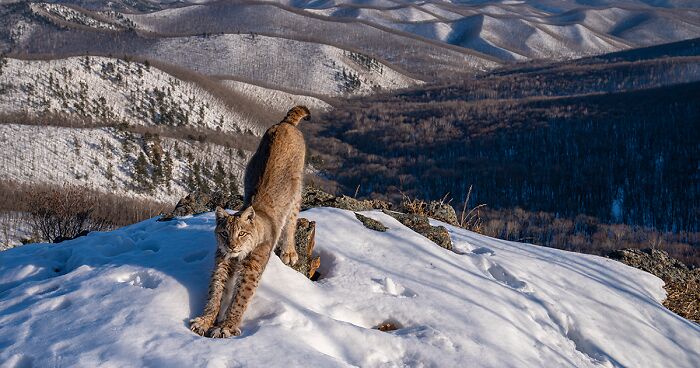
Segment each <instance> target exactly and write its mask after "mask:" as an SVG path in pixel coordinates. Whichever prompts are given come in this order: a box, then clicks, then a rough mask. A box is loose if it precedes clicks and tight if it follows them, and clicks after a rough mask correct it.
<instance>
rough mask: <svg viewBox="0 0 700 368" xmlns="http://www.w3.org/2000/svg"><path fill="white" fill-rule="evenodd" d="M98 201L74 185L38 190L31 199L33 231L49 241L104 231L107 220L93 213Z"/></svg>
mask: <svg viewBox="0 0 700 368" xmlns="http://www.w3.org/2000/svg"><path fill="white" fill-rule="evenodd" d="M96 203H97V201H96V200H95V198H93V196H91V195H89V194H86V193H85V191H84V190H83V189H81V188H79V187H75V186H68V185H67V186H64V187H63V188H60V189H59V188H49V189H45V190H41V191H38V192H37V193H35V195H34V196H33V198H32V199H30V202H29V213H30V215H31V220H32V225H33V227H34V230H35V231H36V232H37V233H38V234H39V235H40V236H41V237H42V238H43V239H44V240H47V241H50V242H59V241H62V240H66V239H72V238H75V237H77V236H79V235H81V234H85V233H87V232H90V231H95V230H104V229H106V228H107V226H108V221H107V219H105V218H103V217H100V216H96V215H94V212H95V209H96V206H95V204H96Z"/></svg>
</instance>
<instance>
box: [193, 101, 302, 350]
mask: <svg viewBox="0 0 700 368" xmlns="http://www.w3.org/2000/svg"><path fill="white" fill-rule="evenodd" d="M302 119H304V120H309V119H310V112H309V109H307V108H306V107H304V106H296V107H294V108H292V109H291V110H289V112H288V113H287V116H285V118H284V119H283V120H282V121H281V122H280V123H278V124H275V125H273V126H272V127H270V128H269V129H268V130H267V131H266V132H265V135H264V136H263V138H262V140H261V141H260V145H259V146H258V149H257V151H256V152H255V154H254V155H253V157H251V159H250V162H249V163H248V166H247V168H246V173H245V195H244V205H243V208H244V210H242V211H241V212H239V213H237V214H234V215H230V214H229V213H228V212H226V211H225V210H224V209H222V208H217V209H216V230H215V232H216V240H217V250H216V260H215V267H214V272H213V274H212V277H211V282H210V284H209V296H208V300H207V304H206V306H205V308H204V313H203V314H202V315H201V316H199V317H197V318H195V319H193V320H191V321H190V329H191V330H192V331H194V332H195V333H196V334H198V335H202V336H204V335H206V336H209V337H217V338H218V337H229V336H238V335H240V334H241V330H240V328H239V327H240V324H241V320H242V319H243V313H244V312H245V310H246V308H247V307H248V303H249V302H250V299H251V298H252V297H253V294H254V293H255V289H256V288H257V286H258V282H259V281H260V276H261V275H262V273H263V271H264V270H265V266H266V265H267V261H268V259H269V258H270V253H272V251H273V249H274V247H275V245H277V244H279V246H280V247H281V254H280V258H281V259H282V262H284V263H285V264H290V265H293V264H295V263H296V262H297V260H298V255H297V253H296V250H295V247H294V232H295V230H296V223H297V216H298V214H299V209H300V207H301V187H302V179H303V170H304V156H305V153H306V146H305V143H304V137H303V136H302V134H301V132H300V131H299V129H298V128H297V125H298V124H299V122H300V121H301V120H302Z"/></svg>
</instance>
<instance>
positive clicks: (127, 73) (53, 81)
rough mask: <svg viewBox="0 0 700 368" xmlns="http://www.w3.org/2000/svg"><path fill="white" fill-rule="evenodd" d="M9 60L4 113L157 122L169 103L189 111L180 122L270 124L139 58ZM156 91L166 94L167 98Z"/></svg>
mask: <svg viewBox="0 0 700 368" xmlns="http://www.w3.org/2000/svg"><path fill="white" fill-rule="evenodd" d="M6 60H7V62H8V63H7V65H6V66H5V67H4V68H3V75H2V79H0V84H8V85H9V86H10V87H9V88H8V91H7V92H5V93H2V94H0V111H1V112H18V111H22V112H27V113H32V114H37V113H42V112H46V111H50V112H59V113H68V114H73V115H79V116H81V117H86V118H91V119H94V120H98V121H100V120H107V119H105V118H109V119H112V120H122V121H126V122H128V123H130V124H134V125H145V126H153V125H157V124H158V123H157V121H156V119H155V118H154V115H152V114H150V113H149V109H150V108H153V109H154V110H155V111H159V107H160V106H163V107H164V108H165V110H168V111H176V110H177V111H180V112H181V113H182V114H186V115H187V117H188V120H187V121H185V120H182V119H177V121H176V122H175V124H176V125H188V126H189V127H192V128H208V129H221V130H223V131H225V132H241V131H250V132H253V133H256V134H258V135H262V133H263V132H264V129H265V128H264V127H262V126H260V124H259V123H258V122H257V121H256V119H255V118H254V117H251V116H247V115H246V114H245V113H241V112H240V111H237V110H236V109H231V108H229V107H228V106H226V105H225V104H224V102H222V101H221V100H220V99H218V98H216V97H214V96H213V95H212V94H211V93H209V92H207V91H206V90H205V89H203V88H201V87H200V86H198V85H196V84H195V83H192V82H187V81H183V80H181V79H178V78H176V77H174V76H172V75H170V74H167V73H165V72H163V71H161V70H159V69H157V68H155V67H151V66H145V65H144V64H142V63H139V62H134V61H124V60H121V59H114V58H106V57H96V56H90V57H87V58H86V57H71V58H66V59H56V60H18V59H11V58H8V59H6ZM156 90H158V91H159V93H163V98H162V99H161V100H160V101H162V102H159V100H158V99H157V98H156V97H157V93H156V92H155V91H156ZM98 97H99V98H103V99H104V102H100V101H99V98H98ZM78 106H82V108H78Z"/></svg>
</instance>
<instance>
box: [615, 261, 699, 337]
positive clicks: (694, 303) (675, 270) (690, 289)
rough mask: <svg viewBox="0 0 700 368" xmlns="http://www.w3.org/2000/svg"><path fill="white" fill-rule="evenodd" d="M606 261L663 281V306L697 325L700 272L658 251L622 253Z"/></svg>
mask: <svg viewBox="0 0 700 368" xmlns="http://www.w3.org/2000/svg"><path fill="white" fill-rule="evenodd" d="M609 257H610V258H612V259H616V260H618V261H620V262H622V263H624V264H626V265H628V266H632V267H635V268H638V269H640V270H643V271H646V272H649V273H650V274H652V275H655V276H656V277H658V278H660V279H662V280H664V282H665V283H666V284H665V285H664V289H666V293H667V295H666V300H664V305H665V306H666V307H667V308H668V309H670V310H672V311H674V312H675V313H676V314H678V315H680V316H681V317H684V318H687V319H689V320H691V321H695V322H697V323H700V269H698V268H696V269H689V268H688V267H687V266H686V265H684V264H683V263H682V262H680V261H679V260H677V259H675V258H671V257H669V255H668V253H666V252H664V251H662V250H657V249H621V250H616V251H613V252H611V253H610V254H609Z"/></svg>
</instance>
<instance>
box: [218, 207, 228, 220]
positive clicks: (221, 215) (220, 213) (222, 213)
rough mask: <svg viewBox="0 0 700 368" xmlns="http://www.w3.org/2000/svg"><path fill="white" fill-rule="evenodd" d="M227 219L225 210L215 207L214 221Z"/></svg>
mask: <svg viewBox="0 0 700 368" xmlns="http://www.w3.org/2000/svg"><path fill="white" fill-rule="evenodd" d="M227 217H229V214H228V212H226V210H225V209H223V208H221V207H219V206H217V207H216V219H217V220H220V219H224V218H227Z"/></svg>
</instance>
